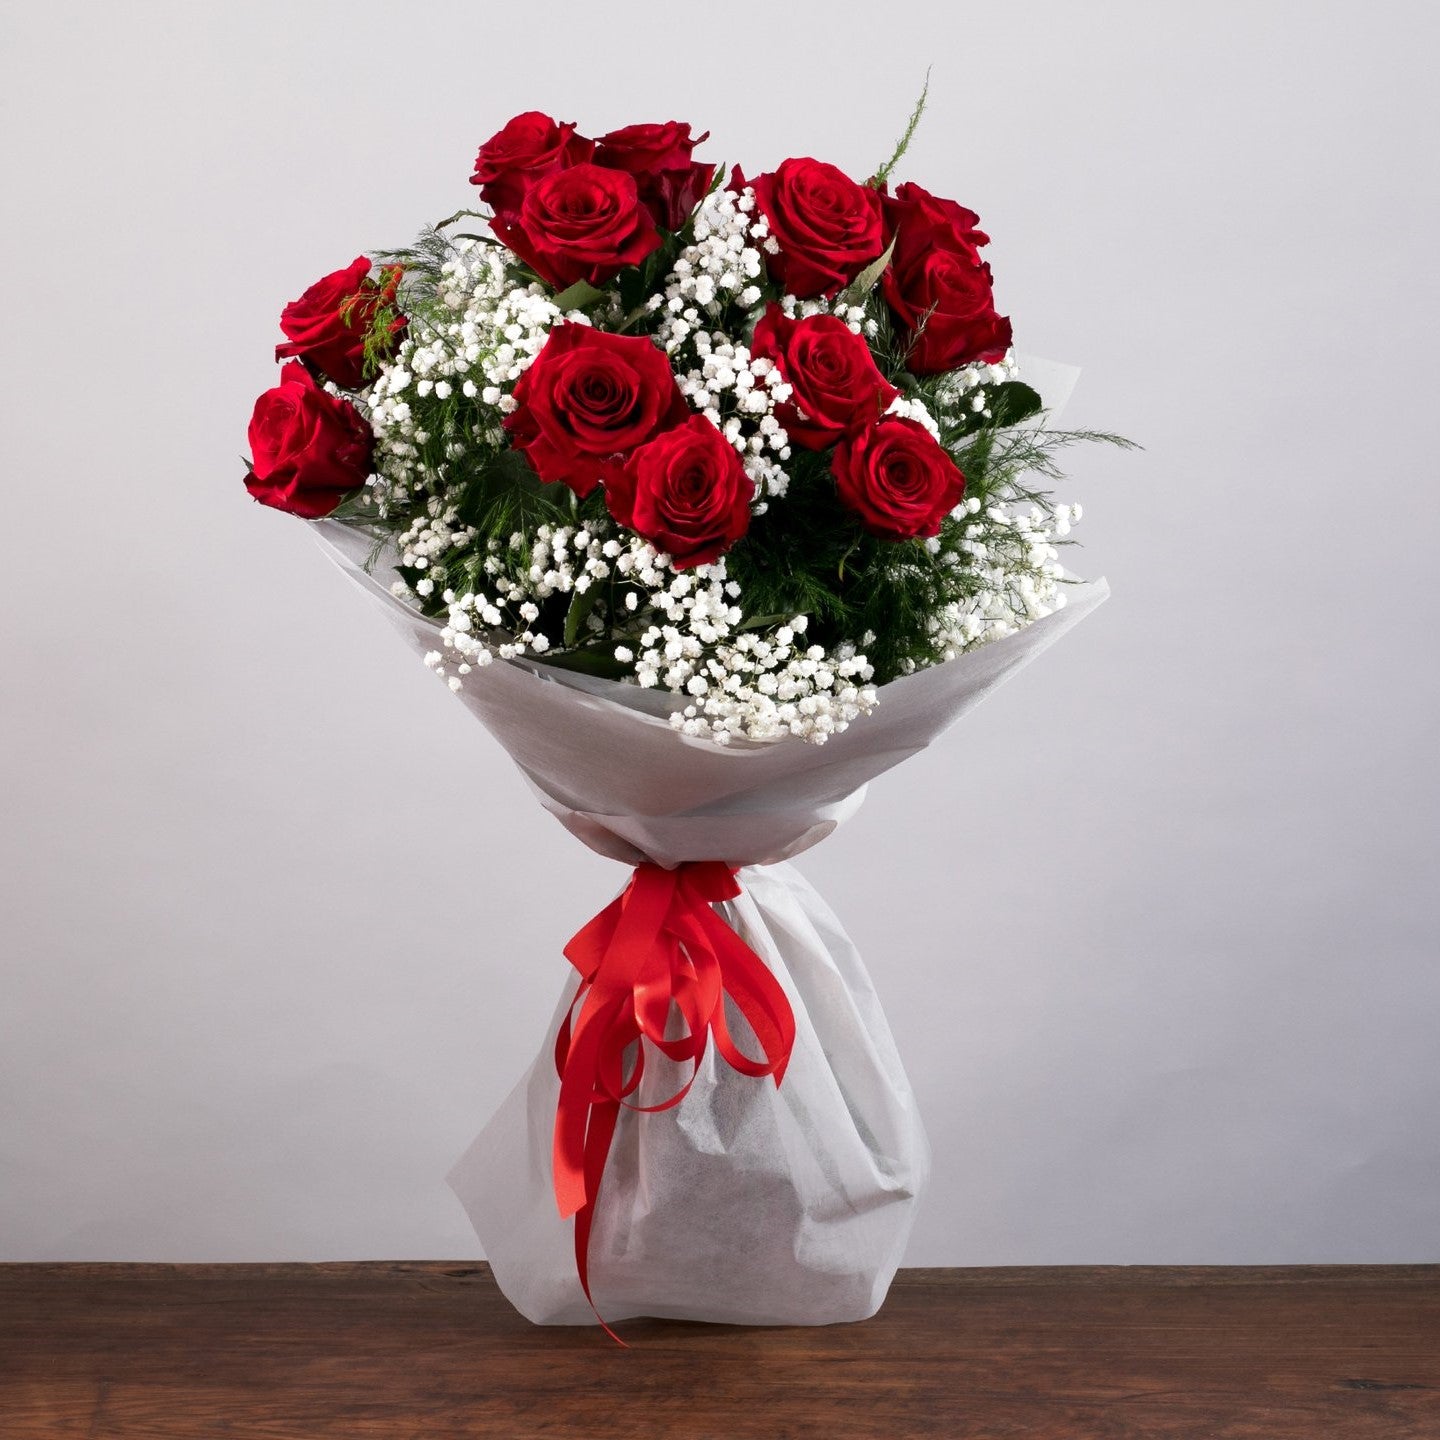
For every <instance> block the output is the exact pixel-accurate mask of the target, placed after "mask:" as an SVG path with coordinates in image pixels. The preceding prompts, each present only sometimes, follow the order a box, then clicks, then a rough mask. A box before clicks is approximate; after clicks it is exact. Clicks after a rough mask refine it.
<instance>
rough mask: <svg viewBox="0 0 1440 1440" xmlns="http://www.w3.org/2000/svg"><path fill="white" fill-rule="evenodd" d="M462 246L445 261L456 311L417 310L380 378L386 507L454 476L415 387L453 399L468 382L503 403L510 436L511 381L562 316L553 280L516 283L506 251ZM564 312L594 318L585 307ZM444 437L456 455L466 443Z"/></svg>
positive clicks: (376, 478) (444, 291)
mask: <svg viewBox="0 0 1440 1440" xmlns="http://www.w3.org/2000/svg"><path fill="white" fill-rule="evenodd" d="M456 251H457V254H456V258H455V259H453V260H447V261H446V262H445V264H444V265H443V266H442V267H441V275H440V283H439V287H438V291H437V295H436V299H437V300H438V302H439V304H440V305H441V306H443V307H444V310H445V312H447V317H448V318H446V319H445V320H443V321H442V322H432V321H428V320H425V319H423V318H416V319H412V321H411V324H410V326H409V329H408V330H407V332H406V335H405V339H404V340H403V342H402V343H401V345H400V348H399V351H398V352H397V354H396V355H395V357H394V359H393V360H392V361H391V362H390V363H389V364H388V365H387V366H386V367H385V368H384V369H383V370H382V372H381V373H380V375H379V376H378V377H377V378H376V380H375V383H374V385H373V386H372V387H371V391H370V397H369V417H370V424H371V427H372V429H373V430H374V431H375V470H376V474H375V475H373V476H371V478H370V481H369V484H370V487H371V499H372V501H373V503H374V505H375V508H376V513H377V514H378V515H380V516H381V517H384V516H386V515H388V514H390V513H391V512H392V511H394V510H395V509H397V508H400V507H402V506H403V505H404V503H405V502H407V501H409V500H411V499H412V498H413V497H414V496H415V495H417V494H418V493H421V492H426V491H432V490H434V489H436V488H437V482H438V487H440V488H443V484H444V478H445V477H444V474H443V473H441V474H438V475H437V474H435V473H433V471H432V470H431V469H430V468H429V467H428V466H427V465H426V463H425V461H424V458H423V456H422V447H423V446H425V445H427V444H428V443H429V442H430V441H431V440H432V439H434V438H436V437H434V436H432V435H430V434H428V433H427V432H426V431H425V430H423V429H422V428H420V427H419V425H417V423H416V420H415V417H414V414H413V410H412V404H411V399H410V397H411V396H419V397H421V398H425V397H428V396H430V395H434V397H435V398H436V399H438V400H448V399H450V397H451V396H452V395H454V394H456V393H457V392H458V393H459V394H461V395H463V396H464V397H465V398H466V399H467V400H476V399H477V398H478V399H479V401H480V402H481V404H482V405H483V406H485V407H493V414H494V418H495V421H496V433H495V434H494V435H493V436H492V437H491V438H492V440H493V441H494V443H496V444H499V443H501V442H500V435H499V433H498V423H499V420H500V418H501V417H502V416H503V415H505V414H506V413H508V412H509V411H511V410H513V409H514V408H515V401H514V398H513V397H512V396H511V394H510V391H511V390H512V389H513V388H514V385H515V382H516V381H517V380H518V379H519V378H520V377H521V375H523V374H524V373H525V371H526V369H528V368H529V366H530V363H531V362H532V361H533V360H534V359H535V356H536V355H538V354H539V352H540V349H541V347H542V346H543V345H544V343H545V339H546V337H547V336H548V335H549V333H550V329H551V327H552V326H553V325H554V324H555V322H556V321H557V320H559V319H561V318H562V317H561V312H560V310H559V309H558V308H557V307H556V306H555V304H554V303H553V301H552V299H551V298H550V297H549V296H548V295H546V293H545V290H544V287H543V286H541V285H538V284H532V285H528V286H516V285H513V284H512V283H511V282H510V281H509V280H508V279H507V278H506V275H505V266H506V263H507V259H508V256H507V254H506V252H504V251H502V250H500V249H498V248H496V247H494V246H487V245H480V244H477V243H476V242H475V241H473V240H461V241H458V242H457V244H456ZM564 318H566V319H568V320H574V321H578V322H579V323H581V324H589V323H590V322H589V320H588V318H587V317H586V316H585V315H584V314H582V313H580V312H578V311H575V312H572V313H570V314H569V315H567V316H565V317H564ZM482 413H483V412H482ZM439 438H440V439H441V440H442V441H443V442H444V458H445V459H446V460H452V461H453V460H457V459H459V458H460V457H461V456H462V455H463V454H464V453H465V448H466V447H465V443H464V440H463V439H461V438H460V433H459V432H458V431H457V432H456V433H454V434H449V435H445V436H441V437H439Z"/></svg>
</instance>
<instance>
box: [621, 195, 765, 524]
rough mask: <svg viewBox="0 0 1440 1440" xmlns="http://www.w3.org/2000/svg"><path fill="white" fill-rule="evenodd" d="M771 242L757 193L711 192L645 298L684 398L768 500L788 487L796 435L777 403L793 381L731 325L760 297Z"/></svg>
mask: <svg viewBox="0 0 1440 1440" xmlns="http://www.w3.org/2000/svg"><path fill="white" fill-rule="evenodd" d="M774 243H775V242H774V241H773V240H772V239H771V238H770V228H769V226H768V225H767V224H766V221H765V217H764V216H763V215H757V214H756V213H755V192H754V191H753V190H751V189H749V188H748V187H747V188H746V189H745V190H744V191H743V192H742V193H741V194H739V195H736V194H734V193H733V192H731V191H729V190H715V191H712V192H711V193H710V194H709V195H707V196H706V197H705V200H704V202H703V203H702V204H701V206H700V209H699V210H698V211H697V212H696V215H695V223H694V240H693V242H692V243H691V244H689V245H687V246H686V247H685V248H684V249H683V250H682V251H681V252H680V254H679V256H677V258H676V260H675V264H674V268H673V269H672V270H671V272H670V274H669V276H668V277H667V278H666V280H665V284H664V292H663V294H659V295H652V296H651V297H650V299H649V301H648V302H647V305H648V308H649V309H650V310H652V311H655V310H658V311H660V319H659V325H658V328H657V330H656V335H657V338H658V339H659V340H660V343H661V344H662V345H663V346H664V347H665V353H666V354H667V355H669V356H670V357H671V363H672V364H673V365H674V367H675V370H676V379H677V380H678V381H679V384H680V389H681V391H682V392H683V393H684V396H685V398H686V400H688V401H689V402H690V404H691V406H692V407H693V408H694V409H695V410H697V411H699V412H700V414H702V415H704V416H705V417H706V418H707V419H708V420H709V421H710V422H711V423H712V424H713V425H714V426H715V427H716V428H717V429H718V430H720V431H721V433H722V434H723V435H724V436H725V438H726V439H727V440H728V441H729V442H730V443H731V444H732V445H733V446H734V447H735V448H736V450H738V451H739V452H740V457H741V460H742V461H743V462H744V465H745V470H746V473H747V474H748V475H749V476H750V479H751V480H752V481H753V482H754V484H755V493H756V496H757V497H758V498H760V499H761V504H762V505H763V503H764V498H763V497H766V496H780V495H783V494H784V493H785V490H786V487H787V486H788V484H789V477H788V476H787V475H786V473H785V469H784V462H785V461H786V460H788V459H789V458H790V437H789V436H788V435H787V434H786V433H785V428H784V426H783V425H781V424H780V422H779V421H778V420H777V419H776V418H775V407H776V405H778V404H780V403H782V402H783V401H785V400H788V399H789V398H790V386H789V385H787V384H786V383H785V382H784V380H782V379H781V377H780V373H779V371H778V370H776V369H775V367H774V366H773V365H772V364H771V363H770V361H768V360H765V359H761V358H759V357H756V356H752V355H751V353H750V350H749V347H748V346H746V345H745V344H744V342H743V341H742V340H740V339H739V338H737V336H736V335H734V334H731V333H729V331H728V330H727V328H726V322H727V320H729V319H730V318H731V317H732V316H733V317H734V319H735V321H737V322H743V321H744V318H745V316H746V313H747V312H748V311H749V310H750V309H751V308H752V307H753V306H754V305H755V304H756V303H757V302H758V301H759V299H760V293H761V292H760V287H759V285H758V284H757V283H756V281H757V280H759V279H760V278H761V276H762V274H763V270H764V259H763V257H762V255H761V247H767V246H768V247H773V246H774ZM737 328H738V326H737Z"/></svg>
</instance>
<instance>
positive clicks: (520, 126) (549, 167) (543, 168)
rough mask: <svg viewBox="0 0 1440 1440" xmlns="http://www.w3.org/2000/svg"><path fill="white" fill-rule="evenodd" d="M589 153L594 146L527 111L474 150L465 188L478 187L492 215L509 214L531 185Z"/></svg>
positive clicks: (568, 125)
mask: <svg viewBox="0 0 1440 1440" xmlns="http://www.w3.org/2000/svg"><path fill="white" fill-rule="evenodd" d="M594 150H595V142H594V141H593V140H587V139H585V137H584V136H583V135H577V134H576V133H575V126H574V124H573V123H571V122H569V121H567V122H565V123H564V124H561V123H560V122H559V121H556V120H552V119H551V118H550V116H548V115H545V114H542V113H541V112H540V111H539V110H527V111H525V113H524V114H523V115H517V116H515V118H514V119H513V120H509V121H507V122H506V123H505V125H504V127H503V128H502V129H500V130H497V131H496V132H495V134H493V135H492V136H491V137H490V138H489V139H488V140H487V141H486V142H485V143H484V144H483V145H482V146H481V147H480V153H479V154H478V155H477V156H476V157H475V173H474V174H473V175H472V176H471V177H470V183H471V184H472V185H478V186H479V187H480V198H481V199H482V200H483V201H484V202H485V203H486V204H487V205H489V206H490V207H491V208H492V209H493V210H495V212H496V213H497V214H500V213H505V212H513V211H516V210H518V209H519V208H520V204H521V202H522V201H523V200H524V198H525V191H526V190H527V189H529V187H530V186H531V185H533V184H534V183H535V181H536V180H538V179H540V178H541V177H542V176H544V175H549V174H550V173H551V172H552V171H555V170H563V169H564V168H565V167H566V166H568V165H578V164H580V163H581V162H582V161H584V160H588V159H589V158H590V156H591V155H592V154H593V153H594Z"/></svg>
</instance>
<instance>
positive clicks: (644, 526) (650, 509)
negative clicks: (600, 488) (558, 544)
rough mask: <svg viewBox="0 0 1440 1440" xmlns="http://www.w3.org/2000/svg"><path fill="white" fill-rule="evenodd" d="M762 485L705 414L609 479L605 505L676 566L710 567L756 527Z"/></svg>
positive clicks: (642, 452) (640, 451)
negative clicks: (754, 501) (753, 518)
mask: <svg viewBox="0 0 1440 1440" xmlns="http://www.w3.org/2000/svg"><path fill="white" fill-rule="evenodd" d="M754 493H755V487H754V485H752V484H751V483H750V477H749V476H748V475H747V474H746V473H745V467H744V466H743V465H742V464H741V463H740V457H739V455H737V454H736V453H735V447H734V446H733V445H731V444H730V442H729V441H728V440H726V438H725V437H724V436H723V435H722V434H721V433H720V432H719V431H718V430H717V429H716V428H715V427H714V426H713V425H712V424H711V423H710V422H709V421H708V420H707V419H706V418H705V417H704V416H703V415H692V416H691V417H690V418H689V419H688V420H686V421H685V422H684V423H683V424H681V425H676V426H675V427H674V428H673V429H671V430H666V431H664V432H662V433H661V434H659V435H657V436H656V437H655V438H654V439H653V440H651V441H650V442H649V443H648V444H645V445H642V446H641V447H640V448H639V449H638V450H637V451H635V453H634V454H633V455H631V456H630V458H629V459H628V460H627V461H626V462H625V464H624V465H623V466H622V467H621V468H620V469H618V470H617V471H616V472H615V474H614V475H613V476H611V477H610V478H609V479H607V480H606V482H605V503H606V504H607V505H608V506H609V507H610V513H611V514H612V515H613V516H614V517H615V519H616V520H617V521H618V522H619V523H620V524H621V525H627V526H629V527H630V529H632V530H634V531H636V532H637V533H638V534H640V535H641V536H643V537H644V538H645V539H646V540H648V541H650V543H651V544H652V545H655V546H658V547H659V548H660V549H661V550H664V551H665V552H666V553H667V554H668V555H669V556H670V559H671V561H672V563H673V564H674V566H675V568H676V569H677V570H689V569H691V568H692V567H693V566H696V565H708V564H709V563H710V562H711V561H712V560H714V559H715V558H716V557H717V556H718V555H720V554H721V553H722V552H723V551H725V550H728V549H729V548H730V547H731V546H732V545H733V544H734V543H735V542H736V541H737V540H738V539H739V538H740V537H741V536H742V535H743V534H744V533H745V531H746V530H747V529H749V526H750V500H751V497H752V496H753V495H754Z"/></svg>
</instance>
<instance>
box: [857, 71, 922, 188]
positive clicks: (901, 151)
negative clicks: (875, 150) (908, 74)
mask: <svg viewBox="0 0 1440 1440" xmlns="http://www.w3.org/2000/svg"><path fill="white" fill-rule="evenodd" d="M929 98H930V71H929V70H928V69H927V70H926V71H925V84H924V86H923V88H922V89H921V91H920V98H919V99H918V100H917V101H916V102H915V108H914V109H913V110H912V111H911V112H910V119H909V121H908V122H907V123H906V125H905V133H904V134H903V135H902V136H901V137H900V138H899V140H897V141H896V142H895V148H894V150H892V151H891V152H890V158H889V159H888V160H887V161H886V162H885V163H884V164H883V165H882V166H881V167H880V168H879V169H878V170H877V171H876V172H875V173H874V174H873V175H872V176H871V177H870V178H869V180H867V181H866V182H865V183H866V184H867V185H870V186H872V187H873V188H874V189H876V190H878V189H879V188H880V187H881V186H882V185H883V184H884V183H885V182H886V181H887V180H888V179H889V178H890V173H891V171H893V170H894V169H895V167H896V166H897V165H898V164H899V163H900V162H901V160H903V159H904V158H905V152H906V151H907V150H908V149H909V148H910V142H911V141H912V140H913V139H914V138H915V132H916V131H917V130H918V129H919V128H920V117H921V116H922V115H923V114H924V113H925V102H926V101H927V100H928V99H929Z"/></svg>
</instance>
